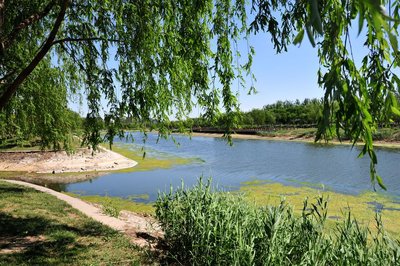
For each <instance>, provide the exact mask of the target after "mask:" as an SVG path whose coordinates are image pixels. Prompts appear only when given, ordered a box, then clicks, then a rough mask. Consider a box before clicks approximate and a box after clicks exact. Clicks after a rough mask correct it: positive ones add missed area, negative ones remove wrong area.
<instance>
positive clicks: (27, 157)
mask: <svg viewBox="0 0 400 266" xmlns="http://www.w3.org/2000/svg"><path fill="white" fill-rule="evenodd" d="M135 165H137V162H136V161H134V160H131V159H129V158H127V157H125V156H122V155H121V154H119V153H116V152H113V151H111V150H108V149H105V148H103V147H99V150H98V151H95V152H93V150H91V149H77V150H76V151H75V152H74V153H72V154H67V153H66V152H65V151H6V152H0V169H1V171H5V172H17V171H18V172H28V173H38V174H46V173H52V174H59V173H82V172H92V171H95V172H96V171H110V170H120V169H126V168H131V167H134V166H135Z"/></svg>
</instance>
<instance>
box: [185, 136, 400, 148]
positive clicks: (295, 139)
mask: <svg viewBox="0 0 400 266" xmlns="http://www.w3.org/2000/svg"><path fill="white" fill-rule="evenodd" d="M191 136H193V137H210V138H223V134H219V133H200V132H192V133H191ZM231 136H232V138H233V139H256V140H272V141H291V142H306V143H321V144H328V145H353V143H352V142H349V141H346V142H345V141H343V142H340V141H338V140H331V141H329V142H325V141H323V140H322V141H318V142H315V140H314V138H313V137H296V136H292V135H281V136H274V137H271V136H260V135H245V134H232V135H231ZM356 145H358V146H361V145H363V143H362V142H358V143H357V144H356ZM374 146H375V147H381V148H393V149H400V142H399V141H381V140H379V141H378V140H376V141H374Z"/></svg>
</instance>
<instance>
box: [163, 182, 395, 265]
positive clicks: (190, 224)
mask: <svg viewBox="0 0 400 266" xmlns="http://www.w3.org/2000/svg"><path fill="white" fill-rule="evenodd" d="M155 205H156V216H157V218H158V219H159V221H160V223H161V226H162V228H163V230H164V232H165V243H166V246H167V251H166V252H167V254H166V255H167V258H169V259H170V260H172V261H170V262H173V261H175V262H177V263H179V264H184V265H188V264H190V265H400V242H399V240H395V239H393V238H391V237H390V236H389V235H388V234H387V233H386V232H385V231H384V230H383V227H382V223H381V222H380V217H379V216H377V217H376V226H377V228H378V230H377V232H376V233H372V232H371V231H370V230H369V229H368V228H366V227H362V226H361V225H360V224H359V223H358V222H357V220H356V219H354V218H352V216H351V214H350V213H347V214H346V217H345V219H343V221H341V222H338V224H337V225H336V227H335V228H334V229H331V230H329V231H330V233H326V230H324V227H325V222H326V213H327V200H326V199H325V198H324V197H323V196H318V197H317V198H316V201H315V203H309V202H308V200H305V201H304V206H303V211H302V214H301V215H295V214H294V212H293V209H292V208H291V207H290V206H289V205H288V204H287V203H285V201H284V200H282V201H281V203H280V204H278V205H277V206H265V207H257V206H255V205H254V204H250V203H249V202H247V201H246V200H245V199H244V198H243V197H242V196H240V195H237V194H235V195H233V194H231V193H221V192H219V191H215V190H213V189H212V188H211V185H210V181H208V182H206V183H204V182H203V181H202V180H201V179H200V181H199V182H198V184H197V185H196V186H194V187H193V188H191V189H186V188H184V186H183V185H182V187H180V188H178V189H176V190H175V191H173V190H172V189H171V191H170V192H169V193H166V194H165V193H164V194H160V195H159V197H158V199H157V201H156V204H155Z"/></svg>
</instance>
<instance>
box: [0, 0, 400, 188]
mask: <svg viewBox="0 0 400 266" xmlns="http://www.w3.org/2000/svg"><path fill="white" fill-rule="evenodd" d="M384 6H387V7H390V10H389V11H390V12H388V13H385V10H384V8H383V7H384ZM246 8H247V9H246ZM250 11H251V12H253V17H252V21H248V20H247V15H248V12H250ZM398 11H399V1H380V0H320V1H318V0H307V1H306V0H305V1H289V0H272V1H267V0H253V2H252V4H251V5H248V6H246V4H245V0H192V1H188V0H113V1H109V0H102V1H94V0H81V1H78V0H76V1H73V0H47V1H43V0H41V1H39V0H30V1H27V0H0V36H1V38H0V55H1V57H0V82H1V85H0V86H1V87H0V109H2V110H4V109H5V108H11V113H12V112H15V111H16V110H15V109H13V108H14V107H9V106H10V104H9V103H10V100H11V99H13V98H14V99H19V105H18V108H21V110H25V109H24V104H25V98H26V97H27V96H25V95H24V91H25V90H26V91H30V90H31V91H41V90H42V88H44V87H46V88H47V89H49V90H51V91H53V92H54V90H55V91H57V90H62V91H66V92H67V94H74V93H78V92H80V91H83V92H84V94H85V95H86V96H87V104H88V110H89V112H88V114H87V119H86V129H87V130H86V135H85V140H86V141H87V142H88V143H91V144H93V145H96V144H98V143H99V141H100V133H99V125H98V121H99V120H98V118H99V116H100V113H101V103H102V97H104V98H105V99H106V101H107V108H106V112H107V114H106V122H107V126H108V128H109V131H108V133H109V134H108V138H109V140H112V138H113V136H114V135H116V134H118V133H120V132H121V131H120V126H119V125H120V118H121V117H123V116H129V117H132V118H135V120H137V121H141V122H143V123H145V122H147V121H149V120H150V119H155V120H157V121H158V122H159V123H158V125H159V128H158V129H159V132H160V133H161V134H166V133H167V131H168V130H167V129H168V127H167V125H168V123H169V118H170V117H171V115H175V116H176V118H177V119H178V120H181V119H184V118H185V117H186V115H187V114H188V113H189V112H190V111H191V110H192V107H193V105H194V104H196V105H197V106H199V107H200V108H202V109H203V111H204V112H203V113H204V116H205V117H207V118H209V119H212V118H213V117H214V116H215V114H216V113H218V112H219V108H220V107H223V108H224V111H225V113H226V118H227V119H225V123H226V129H227V132H228V133H229V130H230V129H231V128H234V127H235V125H236V124H237V121H238V120H237V119H238V117H237V114H238V112H237V111H238V102H237V98H236V94H235V93H234V92H233V90H232V89H231V85H232V84H233V82H234V81H235V80H239V83H240V84H243V80H244V75H246V74H249V73H250V67H251V61H252V55H253V49H251V47H249V49H248V51H249V52H248V53H247V55H246V57H247V59H246V60H245V61H247V62H244V63H241V62H243V61H241V60H239V59H238V58H239V57H240V53H239V51H238V50H237V47H238V45H237V42H238V41H239V40H240V39H242V38H247V35H248V34H249V33H251V32H254V33H257V32H259V31H264V32H269V33H270V36H271V42H272V43H273V44H274V47H275V50H276V51H277V52H278V53H280V52H283V51H286V50H287V48H288V46H289V44H291V43H293V44H299V43H300V42H301V41H302V40H303V37H304V36H305V35H307V37H308V40H309V41H310V42H311V43H312V44H313V45H314V46H316V49H318V54H319V58H320V63H321V69H320V70H319V72H318V75H319V84H320V86H321V87H322V88H323V89H324V90H325V97H324V113H323V119H322V120H321V123H320V128H319V131H318V134H317V139H320V138H323V137H324V136H325V135H326V134H327V133H328V132H329V130H331V128H332V123H333V124H334V125H335V128H336V130H337V133H338V135H339V136H341V135H340V131H339V130H340V129H344V132H345V134H346V135H347V136H349V137H351V139H352V140H353V141H354V142H356V141H358V140H360V139H361V140H363V141H364V142H365V146H364V150H363V152H362V154H368V155H369V156H370V157H371V159H372V160H371V179H372V180H373V181H375V180H377V181H378V183H379V184H380V185H382V182H381V178H380V177H379V176H377V175H376V171H375V165H376V163H377V160H376V155H375V152H374V149H373V143H372V137H371V136H372V132H373V131H374V130H375V129H376V128H377V126H378V124H379V123H383V122H388V121H390V119H391V118H392V116H393V115H394V114H397V115H398V114H400V112H399V111H398V109H397V106H396V103H397V102H396V101H395V97H396V95H395V94H396V90H397V85H398V82H399V79H398V77H397V76H396V75H395V69H396V68H397V66H398V57H397V53H398V47H397V46H398V44H397V28H398V21H399V15H398ZM247 23H249V24H247ZM354 24H358V28H359V33H362V35H365V47H366V49H367V51H368V52H366V56H365V58H364V59H363V60H362V62H360V63H357V62H355V60H354V59H353V58H352V45H351V36H350V28H351V27H352V26H353V25H354ZM363 37H364V36H363ZM50 69H51V71H50ZM45 71H46V72H48V71H50V72H51V73H58V74H59V76H60V77H61V78H60V79H58V80H57V84H58V85H57V86H48V85H49V84H48V81H47V79H43V78H41V79H40V78H39V77H44V76H45V73H44V72H45ZM30 77H38V78H37V79H36V78H33V79H32V82H27V80H28V79H29V78H30ZM54 84H55V83H54V82H53V85H54ZM243 86H244V85H243ZM50 88H51V89H50ZM249 90H250V91H252V90H253V88H251V89H249ZM48 95H49V97H50V98H51V97H53V96H50V94H48ZM52 95H53V94H52ZM61 98H62V97H61ZM47 110H48V109H44V110H43V112H47ZM21 112H23V111H21ZM60 114H62V112H61V113H60Z"/></svg>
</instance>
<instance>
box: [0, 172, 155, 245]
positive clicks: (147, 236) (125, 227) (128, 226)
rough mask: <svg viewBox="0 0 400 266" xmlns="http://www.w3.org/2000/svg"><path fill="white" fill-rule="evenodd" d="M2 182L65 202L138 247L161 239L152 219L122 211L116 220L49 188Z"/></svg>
mask: <svg viewBox="0 0 400 266" xmlns="http://www.w3.org/2000/svg"><path fill="white" fill-rule="evenodd" d="M2 181H6V182H9V183H13V184H17V185H22V186H26V187H31V188H33V189H36V190H38V191H41V192H44V193H48V194H50V195H53V196H55V197H56V198H58V199H60V200H63V201H65V202H66V203H68V204H69V205H71V206H72V207H74V208H75V209H77V210H79V211H80V212H82V213H84V214H85V215H87V216H89V217H91V218H93V219H94V220H96V221H98V222H100V223H102V224H104V225H107V226H109V227H111V228H113V229H115V230H118V231H120V232H123V233H125V234H127V235H128V236H129V237H130V238H131V239H132V242H133V243H134V244H136V245H138V246H140V247H150V248H152V247H153V245H154V244H155V243H154V242H155V241H154V240H156V239H157V238H159V237H162V231H161V228H160V226H159V225H158V223H157V221H156V220H155V219H153V218H150V217H143V216H139V215H137V214H135V213H133V212H128V211H122V212H121V213H120V217H119V219H118V218H115V217H110V216H107V215H105V214H104V213H102V211H101V209H100V208H98V207H96V206H93V205H91V204H88V203H86V202H84V201H83V200H80V199H77V198H74V197H71V196H68V195H65V194H63V193H60V192H57V191H54V190H52V189H49V188H45V187H42V186H38V185H34V184H31V183H27V182H22V181H16V180H4V179H3V180H2Z"/></svg>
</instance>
